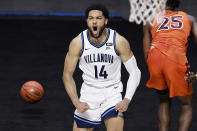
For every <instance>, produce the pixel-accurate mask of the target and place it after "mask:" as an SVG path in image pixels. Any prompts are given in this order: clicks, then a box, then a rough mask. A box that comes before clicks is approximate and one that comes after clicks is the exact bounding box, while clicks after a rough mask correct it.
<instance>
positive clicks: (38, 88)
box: [20, 81, 44, 103]
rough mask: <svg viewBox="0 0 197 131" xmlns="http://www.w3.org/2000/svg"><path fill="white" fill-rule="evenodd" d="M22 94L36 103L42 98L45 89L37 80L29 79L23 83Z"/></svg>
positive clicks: (23, 97) (27, 99) (25, 98)
mask: <svg viewBox="0 0 197 131" xmlns="http://www.w3.org/2000/svg"><path fill="white" fill-rule="evenodd" d="M20 95H21V97H22V99H23V100H25V101H26V102H28V103H36V102H38V101H40V100H41V99H42V97H43V95H44V89H43V87H42V85H41V84H40V83H39V82H37V81H27V82H25V83H24V84H23V85H22V87H21V90H20Z"/></svg>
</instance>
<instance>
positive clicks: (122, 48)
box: [116, 34, 141, 112]
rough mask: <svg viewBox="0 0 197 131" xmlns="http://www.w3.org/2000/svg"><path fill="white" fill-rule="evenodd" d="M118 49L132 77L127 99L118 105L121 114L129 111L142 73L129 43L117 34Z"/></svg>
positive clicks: (128, 86) (130, 77)
mask: <svg viewBox="0 0 197 131" xmlns="http://www.w3.org/2000/svg"><path fill="white" fill-rule="evenodd" d="M116 49H117V51H118V53H119V55H120V58H121V60H122V62H123V63H124V65H125V67H126V69H127V71H128V72H129V75H130V76H129V79H128V82H127V89H126V94H125V97H124V99H123V100H122V101H121V102H119V103H118V104H117V105H116V110H118V111H120V112H125V111H127V109H128V105H129V103H130V101H131V99H132V97H133V95H134V92H135V90H136V88H137V86H138V84H139V81H140V76H141V72H140V70H139V69H138V67H137V63H136V60H135V57H134V55H133V52H132V51H131V49H130V45H129V42H128V41H127V40H126V39H125V38H124V37H122V36H121V35H119V34H117V38H116ZM134 77H135V78H134Z"/></svg>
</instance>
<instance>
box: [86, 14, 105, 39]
mask: <svg viewBox="0 0 197 131" xmlns="http://www.w3.org/2000/svg"><path fill="white" fill-rule="evenodd" d="M107 21H108V20H107V19H106V18H105V17H104V16H103V14H102V12H101V11H98V10H92V11H90V12H89V16H88V18H87V25H88V29H89V31H90V35H91V36H92V37H94V38H99V37H100V36H101V35H102V33H103V31H104V29H105V25H106V24H107Z"/></svg>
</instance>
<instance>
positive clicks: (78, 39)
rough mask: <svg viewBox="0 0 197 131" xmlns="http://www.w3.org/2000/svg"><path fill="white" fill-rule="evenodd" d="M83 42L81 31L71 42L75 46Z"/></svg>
mask: <svg viewBox="0 0 197 131" xmlns="http://www.w3.org/2000/svg"><path fill="white" fill-rule="evenodd" d="M81 43H82V39H81V33H80V34H78V35H77V36H75V37H74V38H73V39H72V40H71V42H70V44H72V45H75V46H79V45H81Z"/></svg>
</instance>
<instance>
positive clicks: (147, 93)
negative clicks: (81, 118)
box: [0, 0, 197, 131]
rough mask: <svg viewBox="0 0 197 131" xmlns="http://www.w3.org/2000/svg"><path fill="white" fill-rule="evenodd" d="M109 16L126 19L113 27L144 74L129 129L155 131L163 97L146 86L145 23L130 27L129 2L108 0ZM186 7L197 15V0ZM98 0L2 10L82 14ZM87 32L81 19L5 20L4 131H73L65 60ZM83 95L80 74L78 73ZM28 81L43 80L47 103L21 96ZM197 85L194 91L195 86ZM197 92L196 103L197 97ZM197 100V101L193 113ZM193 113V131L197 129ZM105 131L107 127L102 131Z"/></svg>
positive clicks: (193, 47)
mask: <svg viewBox="0 0 197 131" xmlns="http://www.w3.org/2000/svg"><path fill="white" fill-rule="evenodd" d="M100 2H104V3H106V6H107V7H108V8H109V10H110V13H113V14H121V16H122V17H123V18H124V19H123V18H122V17H115V18H111V20H110V22H109V24H108V27H110V28H112V29H115V30H117V32H119V33H120V34H121V35H123V36H125V38H126V39H128V41H129V42H130V44H131V49H132V51H133V52H134V55H135V57H136V59H137V63H138V66H139V68H140V70H141V72H142V79H141V83H140V85H139V87H138V89H137V91H136V93H135V95H134V98H133V99H132V102H131V104H130V106H129V109H128V111H127V112H126V113H125V131H131V130H132V131H156V130H157V106H158V103H159V101H158V99H157V95H156V94H155V92H154V91H153V90H151V89H147V88H146V87H145V83H146V81H147V79H148V71H147V67H146V64H145V62H144V57H143V49H142V25H136V24H135V23H129V22H128V21H127V18H128V14H129V5H128V4H129V3H128V1H126V0H122V1H118V0H114V1H105V0H102V1H100ZM183 2H184V3H183V4H182V6H181V9H183V10H185V11H187V12H189V13H190V14H192V15H194V16H197V15H196V7H197V3H196V2H197V1H196V0H189V1H183ZM92 3H97V2H96V1H88V0H83V1H80V2H79V1H77V0H72V1H71V0H64V1H63V0H57V1H52V0H34V1H30V0H29V1H27V0H1V1H0V12H3V11H6V12H10V11H11V12H19V11H20V12H21V11H22V12H73V13H77V12H83V11H84V9H85V8H86V7H87V6H88V5H89V4H92ZM84 29H86V23H85V20H84V18H82V17H70V16H64V17H58V16H17V15H1V16H0V45H1V47H0V89H1V90H0V131H71V130H72V123H73V111H74V106H73V105H72V103H71V101H70V99H69V97H68V95H67V94H66V91H65V89H64V86H63V83H62V71H63V66H64V59H65V55H66V52H67V51H68V45H69V42H70V41H71V40H72V39H73V37H75V36H76V35H78V34H79V33H80V32H81V31H82V30H84ZM187 55H188V60H189V62H190V64H191V69H192V71H197V44H196V43H194V41H193V39H192V37H191V38H190V39H189V47H188V54H187ZM122 74H123V75H122V81H123V84H124V85H126V82H127V78H128V73H127V72H126V71H125V69H124V66H123V69H122ZM74 78H75V80H76V84H77V88H78V91H79V89H80V85H81V82H82V80H81V71H80V70H79V69H78V68H77V69H76V72H75V74H74ZM29 80H36V81H38V82H40V83H41V84H42V85H43V87H44V90H45V94H44V97H43V99H42V100H41V101H40V102H38V103H36V104H28V103H26V102H24V101H23V100H22V99H21V98H20V94H19V92H20V88H21V86H22V84H23V83H24V82H26V81H29ZM196 86H197V85H196V83H195V84H194V87H196ZM196 92H197V91H196V88H194V99H195V100H196V99H197V96H196ZM196 103H197V102H196V101H195V106H194V108H195V109H194V110H196V107H197V104H196ZM171 111H172V114H171V115H172V119H171V127H170V130H171V131H176V130H177V126H178V123H177V120H178V115H179V113H180V109H179V104H178V102H177V101H176V100H173V105H172V110H171ZM196 123H197V114H196V112H195V113H194V120H193V122H192V127H191V131H196V130H197V124H196ZM97 130H98V131H104V130H105V129H104V127H103V128H101V129H97Z"/></svg>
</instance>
